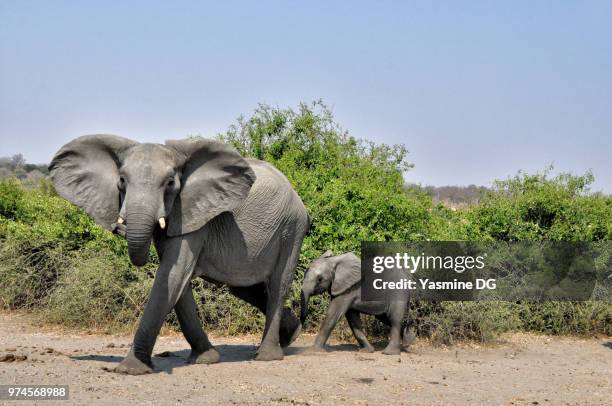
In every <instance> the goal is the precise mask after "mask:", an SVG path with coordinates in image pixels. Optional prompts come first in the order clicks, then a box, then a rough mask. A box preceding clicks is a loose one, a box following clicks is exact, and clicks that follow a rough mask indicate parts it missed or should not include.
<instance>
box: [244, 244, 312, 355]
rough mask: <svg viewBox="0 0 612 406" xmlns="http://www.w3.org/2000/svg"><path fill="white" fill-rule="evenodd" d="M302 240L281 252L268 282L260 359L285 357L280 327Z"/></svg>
mask: <svg viewBox="0 0 612 406" xmlns="http://www.w3.org/2000/svg"><path fill="white" fill-rule="evenodd" d="M301 243H302V241H301V239H300V240H299V241H295V242H293V244H291V245H290V246H291V251H289V252H281V255H280V257H279V261H278V262H277V264H276V269H275V270H274V272H272V274H271V275H270V278H269V280H268V281H267V283H266V299H267V300H266V327H265V329H264V337H263V340H262V342H261V345H260V346H259V349H258V350H257V356H256V357H255V359H256V360H258V361H271V360H279V359H282V358H283V350H282V348H281V345H280V327H281V319H282V317H283V313H284V311H283V304H284V301H285V297H286V296H287V293H289V289H290V288H291V282H293V276H294V273H295V269H296V267H297V263H298V259H299V255H300V247H301V245H302V244H301Z"/></svg>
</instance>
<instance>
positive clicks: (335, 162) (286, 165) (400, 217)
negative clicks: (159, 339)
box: [0, 102, 612, 343]
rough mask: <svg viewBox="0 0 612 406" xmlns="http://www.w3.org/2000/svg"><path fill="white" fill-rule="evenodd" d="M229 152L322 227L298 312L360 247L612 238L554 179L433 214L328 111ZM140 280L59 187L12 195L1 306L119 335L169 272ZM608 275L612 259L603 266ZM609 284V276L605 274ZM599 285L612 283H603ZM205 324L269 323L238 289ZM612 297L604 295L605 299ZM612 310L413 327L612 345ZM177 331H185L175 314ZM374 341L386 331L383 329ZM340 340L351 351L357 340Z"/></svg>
mask: <svg viewBox="0 0 612 406" xmlns="http://www.w3.org/2000/svg"><path fill="white" fill-rule="evenodd" d="M218 138H219V139H221V140H223V141H225V142H228V143H230V144H232V145H234V146H235V147H236V148H237V149H238V150H239V151H240V152H241V153H242V154H243V155H245V156H250V157H255V158H259V159H264V160H266V161H269V162H271V163H272V164H274V165H275V166H276V167H277V168H279V169H280V170H281V171H282V172H283V173H285V175H286V176H287V178H288V179H289V181H290V182H291V183H292V185H293V187H294V188H295V190H296V191H297V192H298V194H299V195H300V197H301V198H302V200H303V201H304V203H305V205H306V207H307V208H308V210H309V213H310V215H311V217H312V220H313V225H312V228H311V231H310V233H309V235H308V236H307V237H306V238H305V240H304V244H303V247H302V252H301V256H300V261H299V266H298V271H297V277H296V281H294V284H293V286H292V290H291V294H290V295H289V297H288V299H287V303H288V304H289V305H290V306H292V307H293V308H294V309H295V310H296V311H297V310H298V306H299V290H300V282H301V278H302V276H303V272H304V270H305V269H306V268H307V266H308V264H309V263H310V262H311V261H312V260H313V259H314V258H316V257H317V256H319V255H320V254H321V253H322V252H324V251H325V250H328V249H331V250H333V251H334V252H335V253H341V252H345V251H349V250H353V251H355V252H359V249H360V242H361V241H391V240H397V241H419V240H426V239H429V240H441V241H444V240H480V241H492V240H505V241H515V240H583V241H605V240H609V239H610V237H611V236H612V222H610V219H611V218H612V199H611V198H610V197H609V196H604V195H600V194H593V193H589V191H588V186H589V184H590V183H591V182H592V180H593V177H592V175H591V174H588V173H587V174H585V175H582V176H574V175H569V174H562V175H559V176H556V177H550V170H547V171H544V172H543V173H541V174H535V175H529V174H525V173H519V174H518V175H517V176H515V177H514V178H511V179H508V180H505V181H500V182H497V183H496V185H495V187H494V188H493V189H492V190H490V191H489V192H487V193H485V195H484V196H483V197H482V198H481V199H480V202H479V203H478V204H474V205H471V206H467V207H465V208H463V209H460V210H453V209H450V208H448V207H445V206H444V205H443V204H441V203H439V204H436V205H434V204H433V203H432V199H431V197H430V196H429V195H428V194H427V191H426V190H423V189H421V188H420V187H418V186H406V185H405V184H404V179H403V173H404V172H405V171H406V170H409V169H410V168H411V165H410V164H409V163H408V161H407V160H406V157H407V151H406V149H405V147H403V146H401V145H396V146H388V145H384V144H383V145H376V144H373V143H369V142H366V141H360V140H357V139H355V138H353V137H351V136H349V135H348V133H347V132H345V131H344V130H342V129H341V128H340V127H339V126H338V125H337V124H336V123H335V121H334V119H333V116H332V114H331V112H330V111H329V110H328V109H327V108H326V107H325V106H324V105H323V104H322V103H320V102H315V103H312V104H309V105H306V104H301V105H300V106H299V107H298V109H296V110H292V109H278V108H271V107H268V106H264V105H261V106H259V107H258V108H257V109H256V110H255V112H254V114H253V115H252V116H251V117H249V118H240V119H239V120H238V121H237V123H236V124H235V125H233V126H231V127H230V128H229V130H228V131H227V132H226V133H223V134H219V135H218ZM150 255H151V258H150V259H151V261H150V262H149V264H148V265H147V266H146V267H144V268H135V267H133V266H132V265H131V264H130V262H129V259H128V256H127V245H126V242H125V240H124V239H122V238H120V237H117V236H115V235H113V234H111V233H110V232H108V231H106V230H104V229H103V228H102V227H100V226H98V225H96V224H95V223H94V221H93V220H92V219H91V218H90V217H89V216H87V215H86V214H84V213H83V212H82V211H81V210H80V209H78V208H77V207H75V206H74V205H72V204H70V203H69V202H67V201H65V200H64V199H62V198H60V197H58V196H57V195H56V194H55V192H54V190H53V188H52V186H51V185H50V182H49V181H48V180H43V181H42V182H41V183H40V185H39V186H38V187H33V186H32V184H31V183H30V184H27V185H24V184H22V183H20V182H19V181H16V180H4V181H0V305H1V306H2V307H3V308H6V309H13V308H22V309H28V310H32V311H36V312H37V313H40V314H42V315H43V316H44V317H45V318H46V319H47V320H48V321H50V322H54V323H61V324H65V325H70V326H79V327H87V328H98V329H102V330H108V331H116V330H117V329H118V328H119V329H120V328H123V329H129V328H133V326H134V323H135V321H136V320H137V318H138V317H139V315H140V314H141V312H142V310H143V307H144V303H145V301H146V298H147V296H148V291H149V289H150V287H151V285H152V281H153V278H154V275H155V270H156V266H157V257H156V254H155V252H154V251H153V250H152V251H151V254H150ZM603 260H604V262H605V261H608V262H609V258H607V259H605V258H604V259H603ZM598 266H599V268H598V269H599V270H600V271H601V272H600V274H601V275H604V271H605V270H606V269H608V264H607V263H605V264H599V265H598ZM601 275H600V276H601ZM192 285H193V287H194V295H195V298H196V302H197V303H198V307H199V312H200V316H201V318H202V320H203V323H204V325H205V326H206V328H208V329H212V330H217V331H221V332H225V333H228V334H239V333H245V332H256V331H261V330H262V328H263V324H264V317H263V315H262V314H260V313H259V311H258V310H257V309H255V308H254V307H253V306H251V305H248V304H246V303H244V302H242V301H241V300H239V299H237V298H235V297H234V296H232V295H231V294H230V293H229V290H228V289H227V288H226V287H217V286H215V285H213V284H210V283H208V282H205V281H203V280H194V281H193V282H192ZM606 294H607V295H608V296H609V292H607V291H605V290H603V291H602V293H601V295H602V297H605V296H606ZM327 302H328V298H327V297H326V295H322V296H317V297H313V298H312V300H311V309H310V310H311V311H310V314H311V317H310V318H309V320H310V322H309V324H308V326H306V327H307V328H308V329H311V330H315V329H316V326H317V324H318V323H319V322H320V321H321V320H322V318H323V317H324V316H325V312H326V308H327ZM611 315H612V304H611V303H610V302H609V301H608V302H606V301H593V302H585V303H558V302H546V303H507V302H480V303H472V302H469V303H468V302H443V303H432V302H420V303H415V304H413V305H412V307H411V308H410V311H409V316H410V319H411V320H412V323H413V324H414V326H415V328H416V330H417V332H418V333H419V334H420V335H421V336H426V337H430V338H431V339H432V340H433V341H435V342H442V343H453V342H455V341H456V340H466V339H467V340H477V341H488V340H491V339H493V338H494V337H495V336H496V335H498V334H499V333H502V332H505V331H510V330H516V329H519V330H526V331H536V332H545V333H550V334H578V335H593V334H610V333H611V331H610V329H611V327H610V326H611V325H612V323H611V322H612V316H611ZM168 322H169V324H170V325H171V326H175V327H176V326H178V323H177V320H176V317H175V316H174V314H170V315H169V316H168ZM365 325H366V328H367V329H368V331H369V333H370V334H371V335H373V336H375V337H378V336H380V335H381V334H383V333H384V332H385V331H386V329H385V328H384V327H383V326H382V325H381V324H380V323H379V322H378V321H376V320H375V319H374V318H372V317H366V318H365ZM342 326H344V328H340V329H337V330H338V331H337V332H336V334H337V335H338V336H339V337H342V338H346V339H348V338H349V336H350V333H349V332H348V330H347V329H346V326H345V325H344V324H342Z"/></svg>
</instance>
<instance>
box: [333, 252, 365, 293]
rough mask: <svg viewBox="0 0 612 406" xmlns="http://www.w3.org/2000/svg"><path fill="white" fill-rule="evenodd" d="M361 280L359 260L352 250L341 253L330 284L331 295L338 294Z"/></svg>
mask: <svg viewBox="0 0 612 406" xmlns="http://www.w3.org/2000/svg"><path fill="white" fill-rule="evenodd" d="M359 282H361V260H360V259H359V257H358V256H357V255H355V254H353V253H352V252H350V253H348V254H344V255H341V256H340V257H339V258H338V262H337V264H336V270H335V272H334V279H333V280H332V285H331V294H332V296H338V295H340V294H342V293H344V292H346V291H347V290H348V289H350V288H351V287H353V286H355V285H356V284H358V283H359Z"/></svg>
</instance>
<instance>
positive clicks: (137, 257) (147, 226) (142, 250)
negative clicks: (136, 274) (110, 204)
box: [126, 211, 155, 266]
mask: <svg viewBox="0 0 612 406" xmlns="http://www.w3.org/2000/svg"><path fill="white" fill-rule="evenodd" d="M126 227H127V230H126V239H127V242H128V253H129V255H130V261H132V263H133V264H134V265H136V266H143V265H146V263H147V262H148V261H149V247H150V245H151V237H152V235H153V230H154V229H155V216H153V215H152V214H146V213H133V212H132V213H130V211H128V215H127V218H126Z"/></svg>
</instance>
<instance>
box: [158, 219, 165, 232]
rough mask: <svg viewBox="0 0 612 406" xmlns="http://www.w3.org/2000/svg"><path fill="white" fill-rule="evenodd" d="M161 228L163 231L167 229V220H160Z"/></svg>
mask: <svg viewBox="0 0 612 406" xmlns="http://www.w3.org/2000/svg"><path fill="white" fill-rule="evenodd" d="M159 226H160V227H161V229H162V230H163V229H165V228H166V220H165V219H164V218H163V217H160V218H159Z"/></svg>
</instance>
